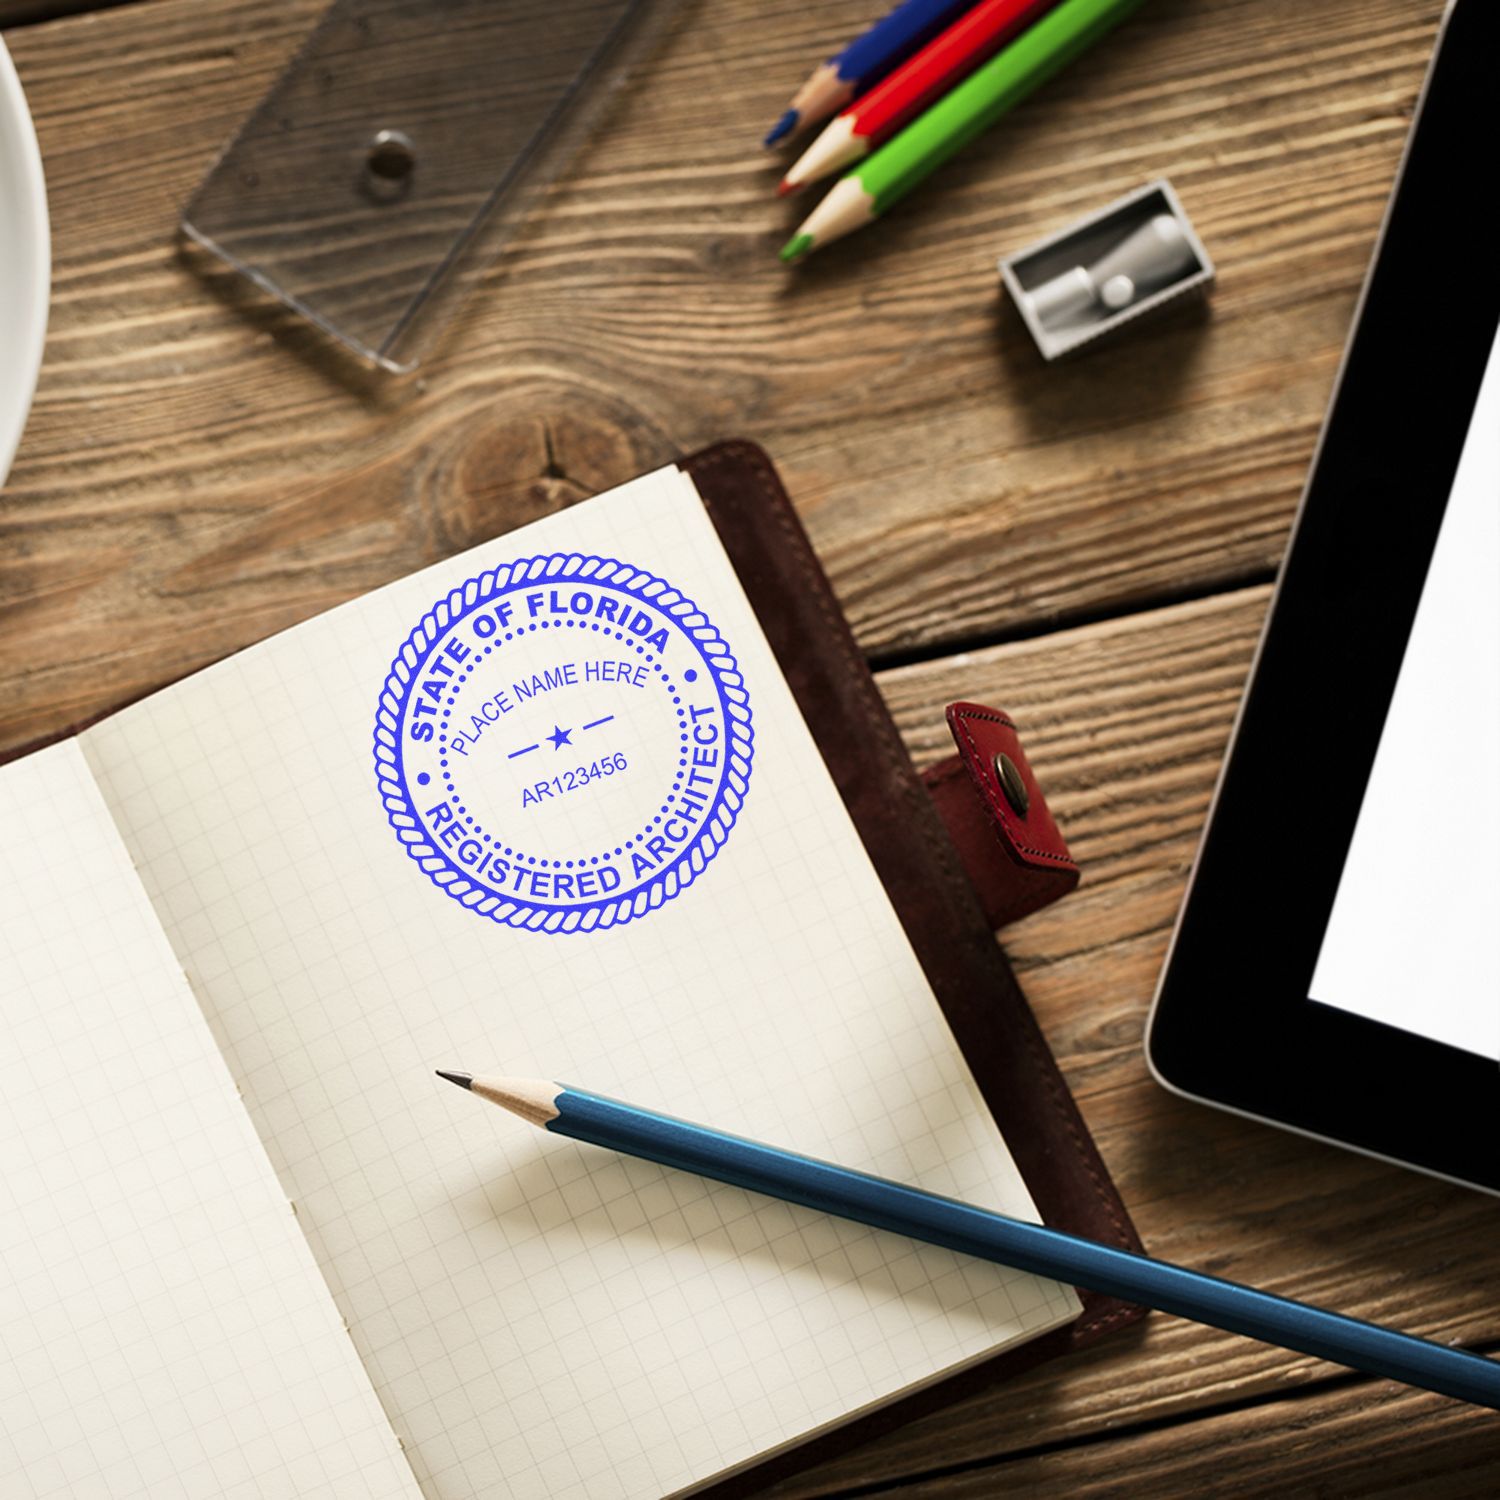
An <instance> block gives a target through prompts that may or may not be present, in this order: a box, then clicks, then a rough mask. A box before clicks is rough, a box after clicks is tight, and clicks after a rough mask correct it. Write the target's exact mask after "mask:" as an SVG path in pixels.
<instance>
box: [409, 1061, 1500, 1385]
mask: <svg viewBox="0 0 1500 1500" xmlns="http://www.w3.org/2000/svg"><path fill="white" fill-rule="evenodd" d="M438 1076H439V1077H441V1078H446V1079H448V1080H449V1082H451V1083H456V1084H458V1085H459V1086H460V1087H461V1088H466V1089H471V1090H472V1091H473V1092H474V1093H476V1094H478V1095H480V1097H481V1098H485V1099H488V1100H490V1101H491V1102H492V1103H494V1104H499V1105H501V1106H502V1107H503V1108H505V1109H508V1110H510V1111H511V1112H512V1113H514V1114H517V1115H520V1116H521V1117H522V1118H523V1119H525V1120H529V1121H531V1123H532V1124H533V1125H540V1126H542V1128H543V1129H545V1130H550V1131H552V1132H553V1134H555V1135H566V1136H572V1137H573V1139H574V1140H579V1141H588V1142H590V1143H591V1144H593V1145H595V1146H605V1147H608V1148H609V1149H611V1150H614V1151H623V1152H626V1153H627V1154H629V1155H631V1156H640V1157H644V1158H645V1159H646V1160H647V1161H654V1162H660V1163H661V1164H662V1165H663V1166H667V1167H675V1168H678V1169H679V1170H681V1171H684V1172H696V1173H698V1174H699V1175H700V1176H703V1177H712V1178H714V1179H715V1180H717V1181H719V1182H727V1183H731V1184H732V1185H733V1186H735V1187H740V1188H746V1189H748V1190H749V1191H751V1192H756V1193H766V1194H768V1195H770V1196H771V1197H773V1198H781V1199H784V1200H785V1201H787V1202H788V1203H800V1204H801V1205H802V1206H803V1207H804V1208H812V1209H817V1210H820V1211H822V1212H824V1213H830V1214H836V1215H838V1216H839V1217H840V1218H845V1219H853V1220H854V1221H855V1222H856V1223H859V1224H868V1225H870V1226H871V1227H872V1228H874V1229H884V1230H889V1231H891V1232H893V1233H895V1234H904V1235H908V1236H909V1237H910V1238H912V1239H916V1240H925V1241H926V1242H927V1243H928V1244H932V1245H943V1246H946V1247H947V1248H948V1249H949V1250H956V1251H958V1252H959V1253H960V1254H963V1255H972V1256H974V1257H975V1258H976V1259H979V1260H988V1261H995V1262H998V1263H999V1264H1000V1265H1004V1266H1013V1267H1014V1268H1015V1269H1017V1270H1020V1271H1031V1272H1033V1273H1035V1274H1036V1275H1038V1276H1047V1277H1050V1278H1052V1279H1053V1280H1056V1281H1062V1282H1066V1283H1068V1284H1069V1285H1070V1286H1077V1287H1086V1288H1089V1289H1091V1290H1093V1291H1096V1292H1105V1293H1108V1294H1109V1295H1111V1296H1115V1297H1121V1298H1123V1299H1124V1300H1125V1301H1127V1302H1137V1303H1141V1304H1143V1305H1145V1306H1147V1307H1157V1308H1160V1309H1161V1310H1162V1311H1163V1312H1170V1313H1176V1314H1177V1315H1178V1316H1179V1317H1184V1318H1191V1319H1193V1320H1194V1321H1195V1322H1199V1323H1208V1324H1211V1325H1212V1326H1213V1327H1215V1328H1224V1329H1228V1330H1229V1331H1230V1332H1231V1333H1242V1334H1245V1335H1247V1336H1248V1337H1250V1338H1253V1339H1260V1340H1262V1341H1263V1342H1265V1343H1268V1344H1280V1345H1281V1346H1282V1347H1284V1348H1287V1349H1295V1350H1297V1351H1298V1352H1300V1353H1302V1354H1311V1355H1315V1356H1316V1357H1317V1358H1319V1359H1327V1360H1332V1361H1333V1362H1334V1363H1335V1364H1341V1365H1348V1366H1350V1367H1352V1368H1353V1369H1356V1370H1365V1371H1367V1372H1369V1373H1370V1374H1372V1375H1382V1376H1386V1377H1388V1378H1389V1379H1391V1380H1400V1381H1404V1382H1405V1383H1406V1384H1407V1385H1414V1386H1420V1387H1421V1388H1422V1389H1424V1390H1429V1391H1437V1392H1439V1393H1440V1394H1442V1395H1444V1396H1453V1397H1456V1398H1457V1399H1458V1400H1460V1401H1470V1402H1473V1403H1474V1404H1475V1405H1476V1406H1487V1407H1490V1408H1492V1409H1494V1410H1500V1363H1497V1362H1496V1361H1494V1360H1489V1359H1486V1358H1484V1357H1483V1356H1482V1355H1479V1354H1471V1353H1469V1352H1468V1351H1467V1350H1465V1349H1450V1348H1447V1347H1445V1346H1444V1345H1442V1344H1434V1343H1429V1342H1428V1341H1427V1340H1426V1339H1419V1338H1413V1337H1412V1336H1411V1335H1410V1334H1405V1333H1397V1332H1396V1331H1395V1329H1393V1328H1382V1327H1380V1326H1379V1325H1378V1324H1375V1323H1364V1322H1361V1321H1359V1320H1358V1319H1356V1318H1346V1317H1344V1316H1343V1315H1342V1314H1340V1313H1333V1312H1327V1311H1325V1310H1324V1309H1323V1308H1319V1307H1311V1306H1309V1305H1307V1304H1306V1303H1303V1302H1292V1301H1290V1300H1289V1299H1287V1298H1285V1297H1276V1296H1273V1295H1272V1294H1271V1293H1269V1292H1258V1291H1256V1290H1254V1288H1252V1287H1248V1286H1240V1285H1238V1284H1237V1283H1235V1282H1232V1281H1223V1280H1220V1278H1218V1277H1217V1276H1205V1275H1204V1274H1203V1273H1202V1272H1201V1271H1190V1270H1187V1269H1186V1268H1185V1267H1183V1266H1173V1265H1168V1264H1167V1263H1166V1262H1165V1261H1159V1260H1152V1259H1150V1258H1149V1257H1148V1256H1144V1255H1135V1254H1133V1253H1132V1252H1130V1251H1128V1250H1119V1249H1116V1248H1115V1247H1114V1246H1112V1245H1100V1244H1096V1243H1095V1242H1094V1241H1092V1240H1085V1239H1080V1238H1079V1237H1078V1236H1077V1235H1072V1234H1065V1233H1064V1232H1063V1231H1062V1230H1060V1229H1050V1228H1048V1227H1047V1226H1045V1225H1041V1224H1028V1223H1026V1222H1024V1221H1023V1220H1020V1219H1009V1218H1006V1217H1005V1216H1004V1215H1002V1214H997V1213H992V1212H991V1211H990V1210H989V1209H984V1208H976V1207H975V1206H974V1205H973V1204H969V1203H959V1202H957V1201H956V1200H954V1199H952V1198H940V1197H938V1196H937V1195H936V1194H935V1193H924V1192H922V1191H921V1190H920V1189H919V1188H913V1187H906V1186H904V1185H902V1184H901V1183H898V1182H887V1181H886V1180H885V1179H884V1178H881V1177H872V1176H870V1175H869V1174H868V1173H865V1172H853V1171H850V1170H849V1169H848V1168H847V1167H838V1166H834V1165H833V1164H832V1163H830V1162H825V1161H817V1160H815V1159H814V1158H813V1157H810V1156H798V1155H796V1154H794V1153H793V1152H790V1151H782V1150H780V1149H778V1148H777V1147H775V1146H766V1145H762V1144H760V1143H758V1142H756V1141H748V1140H745V1139H743V1138H742V1137H740V1136H735V1135H726V1134H725V1133H723V1132H722V1131H718V1130H710V1129H709V1128H708V1127H707V1126H704V1125H690V1124H688V1123H687V1122H686V1121H683V1120H674V1119H673V1118H672V1117H671V1116H669V1115H659V1114H654V1113H653V1112H652V1111H650V1110H645V1109H637V1108H636V1107H635V1106H634V1105H631V1104H622V1103H620V1102H619V1101H618V1100H615V1099H606V1098H604V1097H603V1096H602V1095H599V1094H590V1093H586V1092H584V1091H583V1090H582V1089H575V1088H572V1087H570V1086H568V1085H565V1084H559V1083H547V1082H544V1081H541V1080H537V1079H525V1078H520V1079H518V1078H476V1077H474V1076H473V1075H472V1074H469V1073H443V1072H440V1073H439V1075H438Z"/></svg>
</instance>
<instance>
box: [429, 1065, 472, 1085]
mask: <svg viewBox="0 0 1500 1500" xmlns="http://www.w3.org/2000/svg"><path fill="white" fill-rule="evenodd" d="M437 1076H438V1077H439V1078H446V1079H447V1080H448V1082H449V1083H456V1084H457V1085H458V1086H459V1088H461V1089H471V1088H473V1087H474V1075H473V1074H472V1073H445V1072H444V1071H443V1070H442V1069H441V1068H438V1069H437Z"/></svg>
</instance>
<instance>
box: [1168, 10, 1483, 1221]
mask: <svg viewBox="0 0 1500 1500" xmlns="http://www.w3.org/2000/svg"><path fill="white" fill-rule="evenodd" d="M1497 56H1500V6H1495V5H1493V4H1491V3H1489V0H1458V3H1457V4H1455V5H1453V6H1452V7H1451V8H1450V11H1449V13H1448V17H1447V20H1446V22H1445V25H1444V29H1443V32H1442V34H1441V36H1440V39H1439V46H1438V52H1437V56H1436V57H1435V59H1434V62H1433V65H1432V68H1431V70H1430V72H1429V74H1428V79H1427V83H1426V86H1425V88H1424V90H1423V96H1422V100H1421V103H1420V107H1419V110H1418V115H1417V122H1416V124H1415V126H1414V128H1413V132H1412V137H1411V140H1410V142H1409V143H1408V147H1407V152H1406V158H1405V160H1404V162H1403V164H1402V169H1401V172H1400V175H1399V177H1398V182H1397V189H1396V193H1395V196H1394V198H1393V200H1392V203H1391V206H1390V209H1389V211H1388V213H1387V216H1386V222H1385V227H1384V229H1383V230H1382V233H1381V239H1380V243H1379V247H1378V249H1377V251H1376V257H1375V262H1374V265H1373V266H1372V268H1371V271H1370V275H1369V278H1368V280H1367V281H1366V284H1365V290H1364V295H1363V297H1362V298H1361V302H1360V307H1359V310H1358V312H1357V314H1356V318H1355V327H1354V333H1353V336H1352V338H1351V340H1350V344H1349V347H1348V349H1347V351H1346V353H1345V356H1344V364H1343V368H1342V370H1341V371H1340V374H1339V379H1338V383H1337V386H1336V390H1335V397H1334V401H1333V405H1332V408H1331V410H1330V412H1329V415H1328V420H1327V422H1326V424H1325V426H1324V429H1323V435H1322V438H1321V440H1320V442H1319V445H1318V451H1317V454H1316V456H1315V458H1314V461H1313V468H1312V474H1311V476H1310V478H1309V481H1308V486H1307V490H1306V493H1305V494H1304V496H1303V500H1302V506H1301V509H1300V511H1299V513H1298V517H1297V522H1296V525H1295V527H1294V529H1293V533H1292V541H1291V545H1290V548H1289V550H1288V553H1287V556H1286V560H1285V562H1284V563H1283V566H1282V572H1281V578H1280V581H1279V582H1278V585H1277V589H1276V595H1275V598H1274V600H1273V602H1272V607H1271V612H1270V616H1269V619H1268V621H1267V624H1266V630H1265V634H1264V636H1263V637H1262V640H1261V644H1260V650H1259V652H1258V654H1257V657H1256V662H1255V666H1254V667H1253V669H1252V672H1251V678H1250V684H1249V687H1248V689H1247V692H1246V695H1245V700H1244V703H1243V704H1242V706H1241V709H1240V716H1239V719H1238V722H1237V723H1236V726H1235V732H1234V736H1233V738H1232V740H1231V742H1230V750H1229V754H1228V756H1227V758H1226V761H1225V766H1224V770H1223V772H1222V774H1221V776H1220V780H1219V786H1218V790H1217V792H1216V793H1215V797H1214V803H1213V806H1212V808H1211V810H1210V813H1209V821H1208V826H1207V829H1206V831H1205V834H1204V838H1203V842H1202V844H1201V846H1200V848H1199V851H1198V857H1197V860H1196V862H1195V865H1194V868H1193V874H1192V877H1191V879H1190V882H1189V886H1188V893H1187V896H1186V899H1185V901H1184V905H1183V909H1182V912H1181V914H1180V915H1179V917H1178V922H1177V928H1176V931H1175V933H1174V935H1173V940H1172V945H1171V948H1170V951H1169V953H1168V958H1167V963H1166V967H1165V970H1164V972H1163V975H1162V979H1161V984H1160V986H1159V988H1158V992H1157V997H1156V1003H1155V1005H1154V1007H1153V1009H1152V1015H1151V1020H1150V1022H1149V1024H1148V1029H1147V1055H1148V1057H1149V1060H1150V1063H1151V1067H1152V1070H1153V1072H1154V1073H1155V1074H1156V1076H1157V1077H1158V1079H1159V1080H1160V1081H1161V1082H1162V1083H1164V1084H1165V1085H1166V1086H1167V1087H1168V1088H1170V1089H1173V1090H1175V1091H1176V1092H1178V1093H1181V1094H1184V1095H1188V1096H1190V1097H1192V1098H1194V1099H1198V1100H1201V1101H1203V1102H1204V1103H1210V1104H1216V1105H1219V1106H1222V1107H1224V1108H1227V1109H1232V1110H1236V1111H1238V1112H1241V1113H1243V1114H1247V1115H1252V1116H1255V1117H1257V1118H1259V1119H1261V1120H1265V1121H1269V1122H1271V1123H1275V1124H1279V1125H1284V1126H1288V1127H1290V1128H1292V1129H1295V1130H1299V1131H1303V1132H1305V1133H1307V1134H1310V1135H1315V1136H1318V1137H1321V1138H1323V1139H1325V1140H1329V1141H1333V1142H1337V1143H1339V1144H1342V1145H1346V1146H1351V1147H1354V1148H1355V1149H1357V1150H1361V1151H1365V1152H1368V1153H1371V1154H1373V1155H1377V1156H1381V1157H1385V1158H1388V1159H1390V1160H1393V1161H1397V1162H1402V1163H1405V1164H1407V1165H1410V1166H1413V1167H1418V1168H1421V1169H1423V1170H1425V1171H1428V1172H1432V1173H1436V1174H1438V1175H1440V1176H1443V1177H1448V1178H1451V1179H1454V1180H1457V1181H1459V1182H1463V1183H1467V1184H1471V1185H1473V1186H1475V1187H1481V1188H1486V1189H1488V1190H1490V1191H1496V1192H1500V799H1497V786H1500V351H1497V338H1496V329H1497V324H1500V275H1497V273H1496V270H1495V260H1494V255H1493V249H1492V247H1493V244H1494V239H1493V236H1494V229H1493V224H1494V218H1493V215H1494V211H1495V202H1496V193H1495V185H1494V181H1493V178H1492V169H1493V162H1492V161H1491V159H1490V156H1491V153H1490V152H1489V151H1488V149H1482V143H1484V142H1487V141H1490V140H1492V139H1493V128H1494V127H1493V122H1494V117H1495V105H1494V99H1493V91H1494V86H1493V82H1492V75H1493V63H1494V59H1495V58H1496V57H1497Z"/></svg>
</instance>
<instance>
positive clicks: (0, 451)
mask: <svg viewBox="0 0 1500 1500" xmlns="http://www.w3.org/2000/svg"><path fill="white" fill-rule="evenodd" d="M51 264H52V257H51V249H50V239H49V236H48V233H47V189H46V185H45V184H44V183H43V181H42V157H41V153H40V152H39V151H38V150H37V147H36V131H35V130H33V129H32V127H31V114H30V112H29V111H28V110H27V108H26V96H25V95H24V94H22V92H21V82H20V80H19V79H18V78H17V77H16V70H15V68H14V67H13V66H12V64H11V60H10V53H8V52H7V51H6V50H5V43H4V42H3V41H0V484H4V482H5V476H6V474H7V473H9V471H10V461H11V459H12V458H14V457H15V452H16V444H17V443H18V442H20V440H21V429H22V428H23V427H24V426H25V425H26V413H27V410H28V409H29V408H30V406H31V393H32V391H33V390H35V389H36V372H37V367H38V366H39V365H40V364H41V362H42V339H43V336H44V335H45V334H46V332H47V292H48V287H49V284H50V280H51Z"/></svg>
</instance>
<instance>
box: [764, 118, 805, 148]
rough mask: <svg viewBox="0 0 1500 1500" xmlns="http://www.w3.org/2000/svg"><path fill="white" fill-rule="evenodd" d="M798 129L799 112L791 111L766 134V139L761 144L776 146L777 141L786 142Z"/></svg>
mask: <svg viewBox="0 0 1500 1500" xmlns="http://www.w3.org/2000/svg"><path fill="white" fill-rule="evenodd" d="M796 128H797V111H796V110H795V109H789V110H787V112H786V113H785V114H784V115H782V117H781V118H780V119H779V120H778V121H777V122H776V123H775V124H774V125H773V126H772V127H771V128H770V130H768V131H767V132H766V138H765V140H764V141H762V142H761V144H762V145H764V146H774V145H775V144H776V143H777V141H784V140H785V139H786V138H787V137H788V136H789V135H790V134H791V133H792V132H793V131H794V130H795V129H796Z"/></svg>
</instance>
